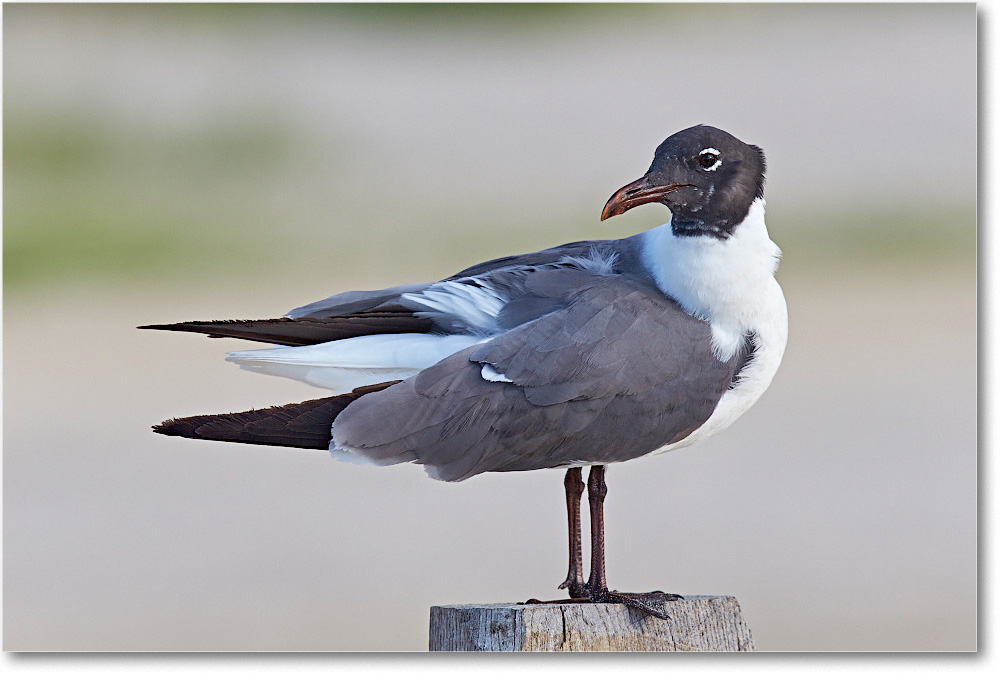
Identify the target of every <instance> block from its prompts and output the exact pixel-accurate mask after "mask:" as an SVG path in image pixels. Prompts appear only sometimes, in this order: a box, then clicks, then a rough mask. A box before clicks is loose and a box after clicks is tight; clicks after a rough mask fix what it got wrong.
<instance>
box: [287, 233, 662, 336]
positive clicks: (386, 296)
mask: <svg viewBox="0 0 1000 675" xmlns="http://www.w3.org/2000/svg"><path fill="white" fill-rule="evenodd" d="M638 256H639V253H638V239H637V237H629V238H626V239H612V240H594V241H577V242H572V243H569V244H562V245H561V246H554V247H552V248H547V249H545V250H543V251H536V252H533V253H524V254H521V255H515V256H507V257H504V258H496V259H495V260H488V261H486V262H482V263H478V264H476V265H473V266H472V267H468V268H466V269H464V270H462V271H461V272H458V273H456V274H453V275H452V276H450V277H447V278H446V279H444V280H443V281H445V282H447V281H463V280H470V279H483V280H486V283H488V284H489V285H490V286H492V287H495V288H498V289H500V290H501V291H502V292H504V293H505V295H506V296H507V297H506V298H505V299H508V300H518V296H519V294H520V293H519V289H518V288H517V287H518V286H519V285H522V284H523V278H524V276H525V275H526V274H528V273H531V272H535V271H538V270H540V269H544V268H546V267H552V266H560V265H561V266H566V264H567V261H569V266H570V267H574V266H575V267H577V268H578V267H579V266H580V264H581V261H582V264H584V265H587V264H588V261H589V262H590V263H594V262H595V261H597V262H598V264H599V263H600V261H606V262H607V263H608V264H610V265H613V266H614V267H615V270H614V271H615V272H617V273H625V274H632V275H636V274H646V272H645V269H644V267H643V266H642V265H641V264H640V263H639V261H638ZM435 285H436V284H433V283H421V284H406V285H403V286H393V287H391V288H385V289H381V290H375V291H347V292H344V293H338V294H336V295H332V296H330V297H329V298H325V299H323V300H318V301H316V302H313V303H310V304H308V305H303V306H302V307H297V308H295V309H293V310H292V311H290V312H288V314H286V315H285V316H286V317H288V318H291V319H299V318H328V317H335V316H346V315H349V314H355V313H358V312H370V311H373V310H381V309H384V308H389V309H392V310H394V311H395V310H398V309H400V308H401V307H405V306H406V305H407V303H406V302H405V301H404V300H402V299H401V296H403V295H404V294H416V293H420V292H421V291H424V290H427V289H428V288H430V287H431V286H435ZM532 302H534V300H532V299H530V298H523V299H520V300H519V302H516V303H515V304H513V305H511V306H510V307H509V309H507V310H506V315H505V319H504V321H505V323H504V324H503V327H509V326H510V325H517V323H520V322H521V321H523V320H527V319H528V318H534V317H537V316H539V315H540V313H544V311H543V308H542V307H540V306H538V307H536V306H533V305H532V304H531V303H532ZM546 307H548V305H547V306H546ZM512 321H516V322H517V323H511V322H512ZM444 323H445V322H442V325H441V326H439V328H442V329H447V328H448V326H446V325H444Z"/></svg>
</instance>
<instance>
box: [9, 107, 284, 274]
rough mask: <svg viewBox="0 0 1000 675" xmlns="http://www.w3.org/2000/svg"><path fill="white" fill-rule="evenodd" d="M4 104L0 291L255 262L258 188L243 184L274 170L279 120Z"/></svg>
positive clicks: (279, 155) (280, 145) (280, 150)
mask: <svg viewBox="0 0 1000 675" xmlns="http://www.w3.org/2000/svg"><path fill="white" fill-rule="evenodd" d="M5 112H6V113H7V114H6V119H7V123H6V124H5V125H4V208H3V219H4V228H3V259H4V266H3V280H4V286H5V288H6V290H7V291H8V292H9V291H17V290H20V289H22V288H26V287H30V286H33V285H36V284H40V283H47V284H52V283H62V282H65V281H67V280H75V279H79V280H86V281H95V280H96V281H100V280H104V279H107V280H112V279H116V280H120V279H135V280H140V279H156V278H161V277H165V278H171V277H175V278H176V277H181V276H186V275H190V274H202V275H212V274H213V273H215V272H216V271H218V270H219V269H225V270H226V271H231V270H234V269H238V268H239V267H241V266H246V265H251V266H252V265H253V264H256V263H259V262H260V260H261V258H262V257H263V256H264V255H265V253H266V251H267V250H268V247H269V241H264V242H262V241H259V239H260V238H261V237H263V238H264V239H268V235H267V234H266V228H261V227H260V224H261V222H262V218H261V215H260V201H261V200H262V199H264V198H265V197H263V196H261V195H260V194H258V193H250V194H248V192H250V189H249V188H248V187H247V185H248V184H251V185H252V184H259V183H261V182H267V181H268V179H269V177H270V175H272V174H278V173H280V171H281V168H282V165H283V162H284V160H285V159H286V158H287V154H286V153H285V150H286V149H287V148H289V147H290V145H291V144H290V143H289V142H288V140H287V139H285V138H283V137H282V134H281V132H280V125H273V124H267V123H258V122H252V121H250V122H247V121H244V122H242V123H230V122H227V123H226V124H221V123H218V122H216V123H209V124H207V125H206V126H204V127H203V128H200V129H196V130H194V132H192V131H191V130H185V131H184V132H183V133H180V132H178V133H177V134H176V135H173V134H170V133H167V132H160V134H159V135H158V136H157V135H150V134H149V133H148V130H143V133H139V132H138V131H137V130H130V129H111V128H108V127H106V126H105V125H103V124H101V123H100V122H99V121H97V120H96V119H92V118H87V117H86V116H85V115H83V116H80V117H74V118H72V119H70V118H66V117H58V116H56V117H44V116H42V117H38V116H34V117H33V116H30V115H27V114H21V113H20V111H15V112H13V113H10V112H8V111H5ZM262 229H263V233H261V232H260V230H262ZM220 265H221V266H222V267H221V268H220V267H219V266H220Z"/></svg>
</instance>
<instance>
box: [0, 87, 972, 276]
mask: <svg viewBox="0 0 1000 675" xmlns="http://www.w3.org/2000/svg"><path fill="white" fill-rule="evenodd" d="M213 120H214V121H213ZM5 122H6V123H5V126H4V213H3V216H4V233H3V262H4V266H3V280H4V286H5V291H6V292H7V293H17V292H19V291H22V290H25V289H30V288H34V287H37V286H43V285H59V284H67V283H75V282H77V281H85V282H89V283H92V282H110V283H114V282H118V281H129V282H136V283H139V282H145V283H175V282H178V281H182V280H199V279H206V280H207V279H214V278H219V277H220V276H223V275H226V276H229V277H232V278H233V279H235V280H240V279H250V278H254V277H256V278H257V279H265V278H273V279H279V278H288V277H289V276H290V275H295V277H296V278H301V279H305V278H310V277H311V278H316V279H326V280H328V281H329V282H330V283H331V284H332V283H333V282H337V283H338V284H339V283H354V280H355V279H356V278H367V277H365V275H368V274H371V273H372V270H373V269H374V270H380V271H379V272H378V274H382V275H383V276H386V277H391V278H392V279H394V280H395V281H396V282H398V283H402V282H405V281H408V280H412V279H423V278H426V279H431V278H437V277H438V276H440V275H444V274H449V273H452V272H456V271H458V270H459V269H461V268H462V267H465V266H467V265H471V264H473V263H475V262H478V261H479V260H482V259H486V258H488V257H494V256H501V255H507V254H510V253H516V252H519V251H530V250H535V249H537V248H544V247H546V246H551V245H554V244H558V243H561V242H563V241H571V240H577V239H581V238H588V237H605V236H607V237H613V236H626V235H627V234H629V233H630V232H628V231H625V230H624V229H623V228H622V227H616V228H615V229H611V230H608V229H607V228H603V227H598V224H597V222H596V220H595V217H594V214H593V213H591V212H584V211H581V210H577V209H576V208H575V207H574V206H573V204H566V203H563V204H559V205H557V206H552V207H551V210H546V211H545V212H538V211H537V210H534V209H532V210H531V212H530V213H521V214H518V215H512V216H510V217H507V218H506V219H505V223H504V227H503V228H498V227H496V218H497V213H496V210H495V208H490V207H487V206H482V207H478V206H475V205H469V206H467V207H465V208H463V209H461V210H458V209H456V208H454V207H450V208H446V209H442V208H441V207H440V205H439V204H435V203H430V202H428V203H427V204H408V205H407V207H406V210H405V215H404V216H403V218H404V219H403V220H399V219H396V220H394V219H393V216H392V215H386V216H384V217H385V218H386V220H385V221H379V220H378V217H379V216H377V215H375V214H378V213H381V212H382V209H378V208H376V209H372V208H370V207H369V206H368V205H367V204H366V200H365V199H360V200H359V199H357V195H351V198H352V199H353V201H351V202H350V203H348V201H349V200H347V199H345V194H344V193H342V192H338V191H337V190H338V189H339V188H338V187H337V185H336V180H335V176H333V177H331V175H330V174H329V173H328V172H329V170H330V164H331V161H332V162H333V165H334V171H335V173H336V171H341V170H343V171H348V170H349V164H350V150H349V148H348V143H347V142H346V141H345V142H344V143H345V145H344V148H336V149H334V151H333V152H331V151H330V150H331V149H330V148H329V147H328V146H325V147H322V148H320V147H314V146H315V144H314V143H312V142H310V141H309V139H305V140H303V139H299V138H296V137H294V136H292V135H290V133H291V132H289V131H288V127H289V125H288V124H282V123H279V122H278V121H275V120H269V119H268V118H266V117H264V116H258V117H256V118H249V119H244V120H242V121H233V120H232V119H230V118H228V117H225V116H221V117H220V116H215V117H213V118H212V119H211V120H209V121H207V122H205V123H204V124H203V125H202V126H200V127H198V128H195V129H190V128H185V129H183V130H178V131H176V132H171V131H169V130H166V129H164V128H162V127H146V128H142V129H138V128H124V129H123V128H109V127H108V126H107V125H105V124H102V123H101V121H100V120H98V119H97V118H96V117H87V116H86V115H80V114H77V115H75V116H73V117H59V116H49V117H46V116H40V115H37V114H36V115H32V114H30V110H28V109H24V110H19V109H18V108H17V107H16V106H13V107H9V108H8V107H7V106H5ZM331 156H333V157H335V158H336V159H334V160H331ZM341 164H343V165H344V167H345V168H343V169H340V168H339V166H340V165H341ZM317 167H319V169H318V170H314V169H315V168H317ZM324 171H325V172H326V173H324ZM304 196H308V198H309V199H310V200H312V201H310V202H309V203H308V204H305V205H304V204H303V203H302V200H303V199H304ZM322 204H329V208H327V207H325V206H320V205H322ZM352 204H353V206H352ZM358 204H362V205H364V208H365V209H366V211H365V212H364V214H360V213H358V212H356V209H358V208H359V207H358ZM323 209H326V210H323ZM567 209H569V210H567ZM648 215H649V218H653V217H654V216H655V217H656V218H660V217H662V215H663V214H655V213H649V214H648ZM539 222H544V223H545V228H544V230H542V229H540V228H539V227H538V223H539ZM659 222H662V221H661V220H656V221H655V222H654V221H653V220H650V221H649V222H646V221H645V220H642V219H641V218H640V219H639V220H633V221H628V220H626V221H623V222H622V223H620V224H619V225H621V226H626V227H636V228H640V227H648V226H653V225H656V224H659ZM358 223H361V224H363V225H361V226H357V225H356V224H358ZM768 223H769V229H770V231H771V235H772V237H773V238H774V239H775V241H777V242H778V244H779V245H780V246H781V247H782V249H783V251H784V260H783V263H782V271H783V273H786V274H787V273H794V274H799V273H801V274H822V275H826V276H831V275H833V276H834V277H836V275H838V274H849V273H851V272H852V271H853V270H857V271H861V270H862V269H872V268H878V267H879V266H884V265H890V264H891V265H893V266H897V267H898V266H906V267H912V268H913V269H914V270H919V269H927V268H928V267H954V268H964V269H972V270H974V269H975V264H976V212H975V205H974V204H968V205H965V206H959V207H956V206H954V205H945V204H935V203H928V204H924V205H920V206H918V207H914V206H912V205H909V204H905V205H904V204H898V205H897V204H887V205H885V206H884V207H882V208H881V209H880V208H878V207H874V208H872V207H870V206H866V207H865V208H859V209H855V210H850V211H848V210H846V209H845V210H843V211H839V210H832V211H831V210H830V209H826V208H824V209H821V210H819V211H818V212H812V211H809V210H804V209H802V208H801V207H800V208H798V209H794V208H790V207H785V206H784V205H782V204H780V203H777V202H774V203H772V204H771V205H770V206H769V209H768ZM588 228H589V229H588ZM636 231H637V230H636ZM428 241H434V242H435V245H434V246H432V247H431V246H428V245H427V242H428ZM415 251H417V252H419V255H414V252H415ZM380 278H381V277H380Z"/></svg>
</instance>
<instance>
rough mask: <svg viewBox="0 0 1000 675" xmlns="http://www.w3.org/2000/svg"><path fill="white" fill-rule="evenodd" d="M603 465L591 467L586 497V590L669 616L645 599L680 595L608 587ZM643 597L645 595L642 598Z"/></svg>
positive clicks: (599, 598) (593, 598) (593, 599)
mask: <svg viewBox="0 0 1000 675" xmlns="http://www.w3.org/2000/svg"><path fill="white" fill-rule="evenodd" d="M604 470H605V467H604V466H603V465H599V464H595V465H594V466H592V467H591V468H590V476H588V478H587V501H588V502H589V504H590V539H591V549H590V580H589V581H587V586H586V588H587V591H588V592H589V595H590V600H591V602H611V603H621V604H624V605H628V606H629V607H632V608H633V609H637V610H639V611H641V612H644V613H646V614H649V615H651V616H655V617H656V618H658V619H669V618H670V616H669V615H667V614H666V613H665V612H663V611H662V610H659V609H656V608H654V607H651V606H650V605H648V604H646V603H645V602H643V600H645V599H660V600H679V599H681V596H679V595H675V594H673V593H663V592H660V591H654V592H652V593H619V592H618V591H609V590H608V584H607V576H606V574H605V569H604V498H605V497H606V496H607V494H608V486H607V484H606V483H605V482H604ZM640 598H642V599H641V600H640Z"/></svg>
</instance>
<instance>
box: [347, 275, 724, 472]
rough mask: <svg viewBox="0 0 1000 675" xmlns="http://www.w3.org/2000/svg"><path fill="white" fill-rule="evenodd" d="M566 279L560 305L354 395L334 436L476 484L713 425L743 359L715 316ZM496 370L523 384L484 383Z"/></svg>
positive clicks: (620, 281) (614, 456)
mask: <svg viewBox="0 0 1000 675" xmlns="http://www.w3.org/2000/svg"><path fill="white" fill-rule="evenodd" d="M563 271H564V272H565V270H563ZM577 273H579V274H583V272H580V271H578V272H577ZM564 281H574V282H577V283H576V284H575V289H576V290H575V291H573V292H571V293H570V297H568V298H567V299H566V301H565V306H564V307H562V308H561V309H556V310H555V311H552V312H550V313H548V314H546V315H544V316H542V317H541V318H538V319H536V320H533V321H530V322H528V323H524V324H522V325H520V326H518V327H516V328H513V329H512V330H510V331H508V332H506V333H503V334H501V335H499V336H497V337H495V338H493V339H492V340H489V341H488V342H485V343H483V344H481V345H477V346H473V347H470V348H468V349H466V350H464V351H462V352H459V353H457V354H454V355H452V356H450V357H448V358H446V359H444V360H443V361H441V362H440V363H438V364H436V365H435V366H433V367H431V368H428V369H426V370H424V371H422V372H421V373H420V374H418V375H416V376H415V377H412V378H410V379H408V380H405V381H403V382H401V383H399V384H397V385H394V386H391V387H389V388H387V389H385V390H383V391H379V392H375V393H372V394H368V395H366V396H363V397H361V398H360V399H358V400H357V401H355V402H353V403H351V404H350V405H349V406H348V407H347V408H346V409H345V410H344V412H343V413H341V415H340V416H339V417H338V418H337V419H336V421H335V423H334V425H333V441H334V443H335V444H336V445H337V446H340V447H348V448H350V449H351V450H352V451H353V452H356V453H358V454H361V455H363V456H364V457H367V458H368V459H369V460H371V461H373V462H374V463H377V464H394V463H399V462H411V461H412V462H417V463H419V464H424V465H426V466H427V468H428V473H430V474H431V475H432V476H433V477H435V478H440V479H442V480H463V479H465V478H468V477H470V476H473V475H476V474H479V473H482V472H485V471H524V470H530V469H539V468H550V467H560V466H567V465H572V464H577V463H606V462H617V461H623V460H627V459H631V458H634V457H639V456H642V455H644V454H647V453H649V452H651V451H653V450H655V449H657V448H659V447H662V446H663V445H665V444H667V443H672V442H676V441H678V440H681V439H682V438H684V437H686V436H687V435H688V434H690V433H691V432H692V431H694V430H695V429H697V428H698V427H699V426H701V424H703V423H704V422H705V420H707V419H708V417H709V416H710V415H711V414H712V411H713V410H714V409H715V407H716V405H717V404H718V402H719V399H720V398H721V397H722V395H723V393H724V392H725V391H726V389H727V388H728V387H729V385H730V383H731V382H732V380H733V377H734V375H735V373H736V372H737V370H738V368H739V366H740V363H741V362H742V357H741V355H737V356H734V357H733V358H732V359H730V360H729V361H726V362H720V361H719V360H718V359H717V358H715V356H714V355H713V354H712V353H711V351H710V337H711V332H710V328H709V326H708V324H707V323H706V322H704V321H702V320H700V319H697V318H695V317H692V316H690V315H688V314H686V313H685V312H684V311H683V310H681V309H680V307H678V306H677V304H676V303H674V302H673V301H672V300H670V299H669V298H667V297H665V296H663V295H662V294H660V293H658V292H655V291H652V290H651V289H650V287H649V286H648V285H646V284H644V283H641V282H639V281H637V280H633V279H629V278H627V277H623V276H620V275H612V276H601V275H589V278H588V279H587V280H586V283H584V284H580V283H578V282H579V281H580V279H572V280H571V279H568V278H564ZM553 283H554V282H553ZM486 364H489V365H490V366H492V368H493V369H495V370H496V371H497V372H498V373H501V374H502V375H503V376H505V377H506V378H507V379H509V380H510V382H502V381H487V380H486V379H484V378H483V375H482V370H483V367H484V365H486Z"/></svg>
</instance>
